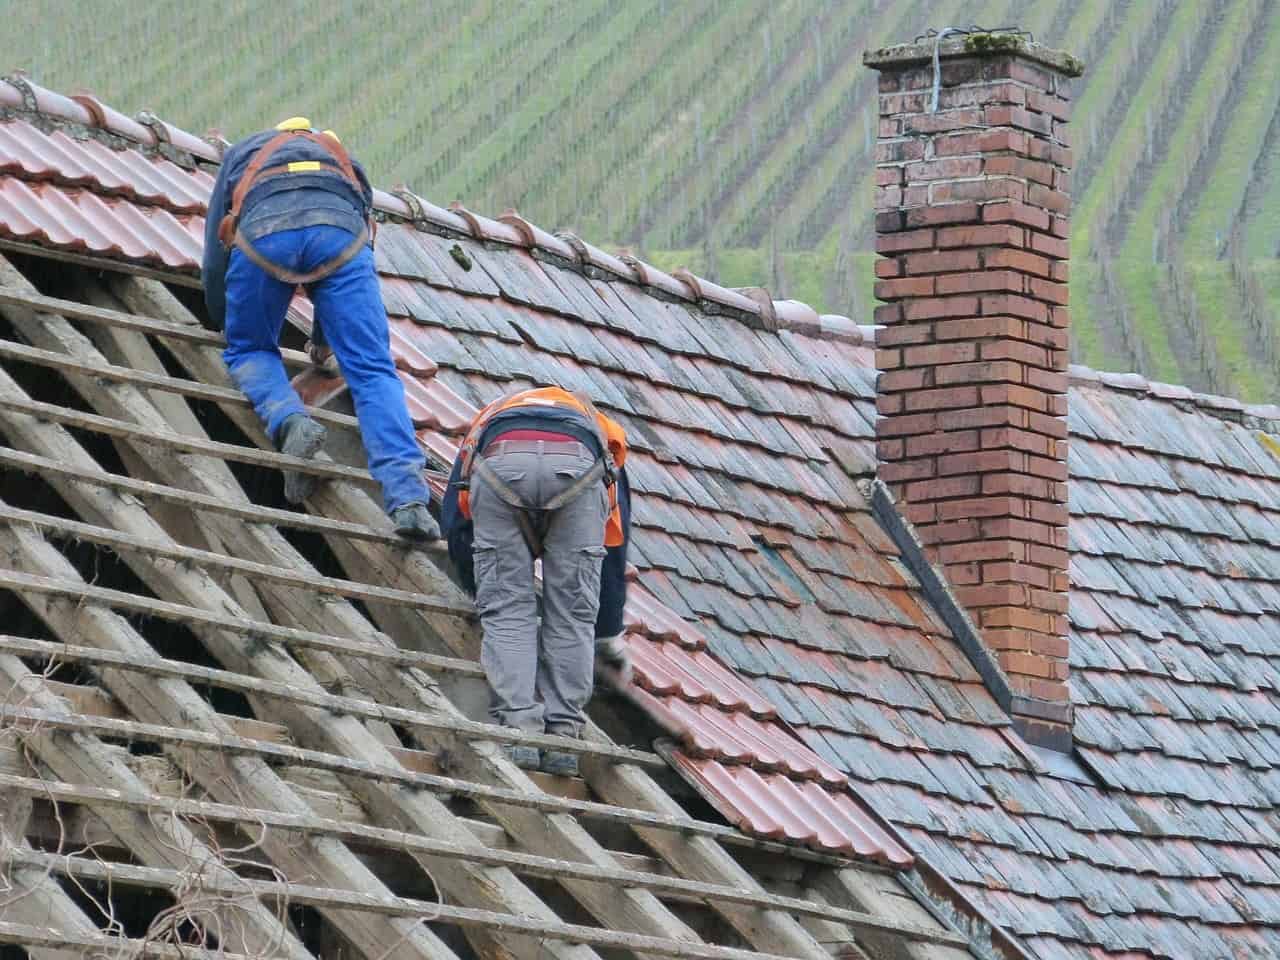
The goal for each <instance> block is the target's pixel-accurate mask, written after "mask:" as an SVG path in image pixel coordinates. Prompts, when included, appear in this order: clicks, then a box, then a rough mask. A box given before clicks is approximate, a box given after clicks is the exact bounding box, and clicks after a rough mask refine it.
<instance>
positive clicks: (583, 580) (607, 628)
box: [441, 387, 630, 775]
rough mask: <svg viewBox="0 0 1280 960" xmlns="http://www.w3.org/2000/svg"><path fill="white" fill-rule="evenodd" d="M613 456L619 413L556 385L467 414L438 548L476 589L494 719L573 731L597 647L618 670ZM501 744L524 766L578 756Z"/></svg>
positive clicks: (621, 530)
mask: <svg viewBox="0 0 1280 960" xmlns="http://www.w3.org/2000/svg"><path fill="white" fill-rule="evenodd" d="M625 456H626V440H625V436H624V434H623V432H622V429H621V427H619V426H618V425H617V424H616V423H614V422H613V421H612V420H609V419H608V418H607V417H604V416H603V415H601V414H599V413H598V412H596V410H595V408H594V407H593V406H591V404H590V401H589V400H586V399H585V398H583V397H580V396H577V395H573V394H568V393H566V392H565V391H563V390H560V389H558V388H554V387H552V388H546V389H543V390H531V391H522V392H521V393H518V394H515V395H513V396H512V397H507V398H503V399H502V400H500V401H496V402H495V403H494V404H491V405H490V406H489V407H486V408H485V410H483V411H481V413H480V414H479V415H478V416H477V418H476V420H475V421H474V422H473V423H472V426H471V430H470V431H469V433H468V435H467V439H466V440H464V442H463V445H462V449H461V451H460V452H459V455H458V458H457V460H456V461H455V463H454V468H453V474H452V475H451V476H450V479H449V489H448V491H447V492H446V494H445V499H444V503H443V505H442V510H441V516H442V519H443V522H444V528H445V530H446V533H447V536H448V538H449V554H450V557H451V558H452V560H453V562H454V565H455V567H456V568H457V569H458V572H459V576H460V579H461V580H462V581H463V583H464V585H465V586H467V587H468V588H469V589H471V590H472V591H473V592H474V593H475V597H476V611H477V613H478V614H479V615H480V622H481V625H482V626H483V628H484V640H483V643H482V645H481V652H480V661H481V664H482V665H483V667H484V671H485V676H486V678H487V679H488V681H489V687H490V691H491V706H490V714H491V716H492V717H493V719H494V721H495V722H497V723H500V724H502V725H504V726H509V727H515V728H517V729H519V730H523V731H525V732H528V733H549V734H557V735H561V736H567V737H574V738H577V737H579V736H580V735H581V732H582V727H583V725H584V723H585V722H586V715H585V713H584V709H585V707H586V705H587V702H588V700H590V698H591V692H592V686H593V670H594V668H595V665H596V661H597V660H599V661H600V663H601V665H602V666H603V667H604V668H605V669H604V672H606V675H608V676H609V677H610V678H611V680H612V682H615V683H617V684H619V685H625V683H627V682H629V679H630V677H629V665H628V658H627V654H626V646H625V643H624V641H623V637H622V633H623V628H622V608H623V604H624V603H625V601H626V539H627V537H626V535H627V533H628V532H629V526H630V496H629V492H628V489H627V483H626V476H625V473H624V471H623V470H622V461H623V460H624V459H625ZM606 458H607V459H606ZM539 557H540V558H541V560H542V611H541V627H539V610H538V597H537V593H536V591H535V583H534V560H535V559H536V558H539ZM508 753H509V754H510V756H511V757H512V759H513V760H514V761H515V763H516V764H517V765H518V766H521V767H525V768H540V769H542V770H543V771H545V772H548V773H557V774H567V775H573V774H576V773H577V770H578V760H577V755H576V754H573V753H569V752H566V751H561V750H547V751H545V752H543V751H539V750H538V749H537V748H536V747H531V746H524V745H514V746H512V747H510V748H509V749H508Z"/></svg>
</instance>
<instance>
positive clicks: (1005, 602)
mask: <svg viewBox="0 0 1280 960" xmlns="http://www.w3.org/2000/svg"><path fill="white" fill-rule="evenodd" d="M953 592H954V593H955V595H956V599H957V600H959V601H960V604H961V606H963V607H964V608H965V609H966V610H974V609H977V608H978V607H1000V606H1006V607H1011V606H1019V605H1022V604H1025V603H1026V602H1027V598H1028V590H1027V588H1026V587H1025V586H1023V585H1022V584H1020V583H995V584H983V585H982V586H973V587H964V588H956V589H955V590H954V591H953Z"/></svg>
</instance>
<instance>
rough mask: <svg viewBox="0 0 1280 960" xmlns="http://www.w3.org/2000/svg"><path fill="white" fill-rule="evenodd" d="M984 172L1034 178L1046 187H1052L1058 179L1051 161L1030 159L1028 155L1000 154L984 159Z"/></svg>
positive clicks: (1025, 178) (1028, 178)
mask: <svg viewBox="0 0 1280 960" xmlns="http://www.w3.org/2000/svg"><path fill="white" fill-rule="evenodd" d="M982 172H983V173H985V174H988V175H1001V176H1006V177H1019V178H1021V179H1023V180H1033V181H1035V182H1036V183H1040V184H1043V185H1044V186H1046V187H1052V186H1053V185H1054V183H1055V180H1056V177H1055V174H1056V173H1057V170H1056V168H1055V167H1054V166H1053V164H1051V163H1044V162H1042V161H1040V160H1028V159H1027V158H1026V157H1019V156H1015V155H1014V154H1000V155H999V156H994V157H987V158H986V159H984V160H983V162H982Z"/></svg>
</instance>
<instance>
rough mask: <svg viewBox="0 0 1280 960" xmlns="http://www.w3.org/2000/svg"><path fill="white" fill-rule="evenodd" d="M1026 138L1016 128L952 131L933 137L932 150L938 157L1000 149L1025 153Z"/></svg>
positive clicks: (990, 151) (991, 151)
mask: <svg viewBox="0 0 1280 960" xmlns="http://www.w3.org/2000/svg"><path fill="white" fill-rule="evenodd" d="M995 109H1000V108H995ZM1027 139H1028V138H1027V135H1026V134H1025V133H1020V132H1018V131H1016V130H983V131H980V132H977V133H953V134H949V135H946V136H940V137H937V138H935V139H934V141H933V152H934V155H935V156H939V157H954V156H960V155H963V154H976V153H996V152H998V151H1000V150H1012V151H1013V152H1014V153H1026V152H1027Z"/></svg>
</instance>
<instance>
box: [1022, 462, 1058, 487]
mask: <svg viewBox="0 0 1280 960" xmlns="http://www.w3.org/2000/svg"><path fill="white" fill-rule="evenodd" d="M1025 469H1026V471H1027V473H1029V474H1031V475H1032V476H1035V477H1044V479H1046V480H1057V481H1060V482H1062V483H1066V480H1067V464H1066V461H1065V460H1052V459H1049V458H1047V457H1030V456H1029V457H1027V464H1026V468H1025Z"/></svg>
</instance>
